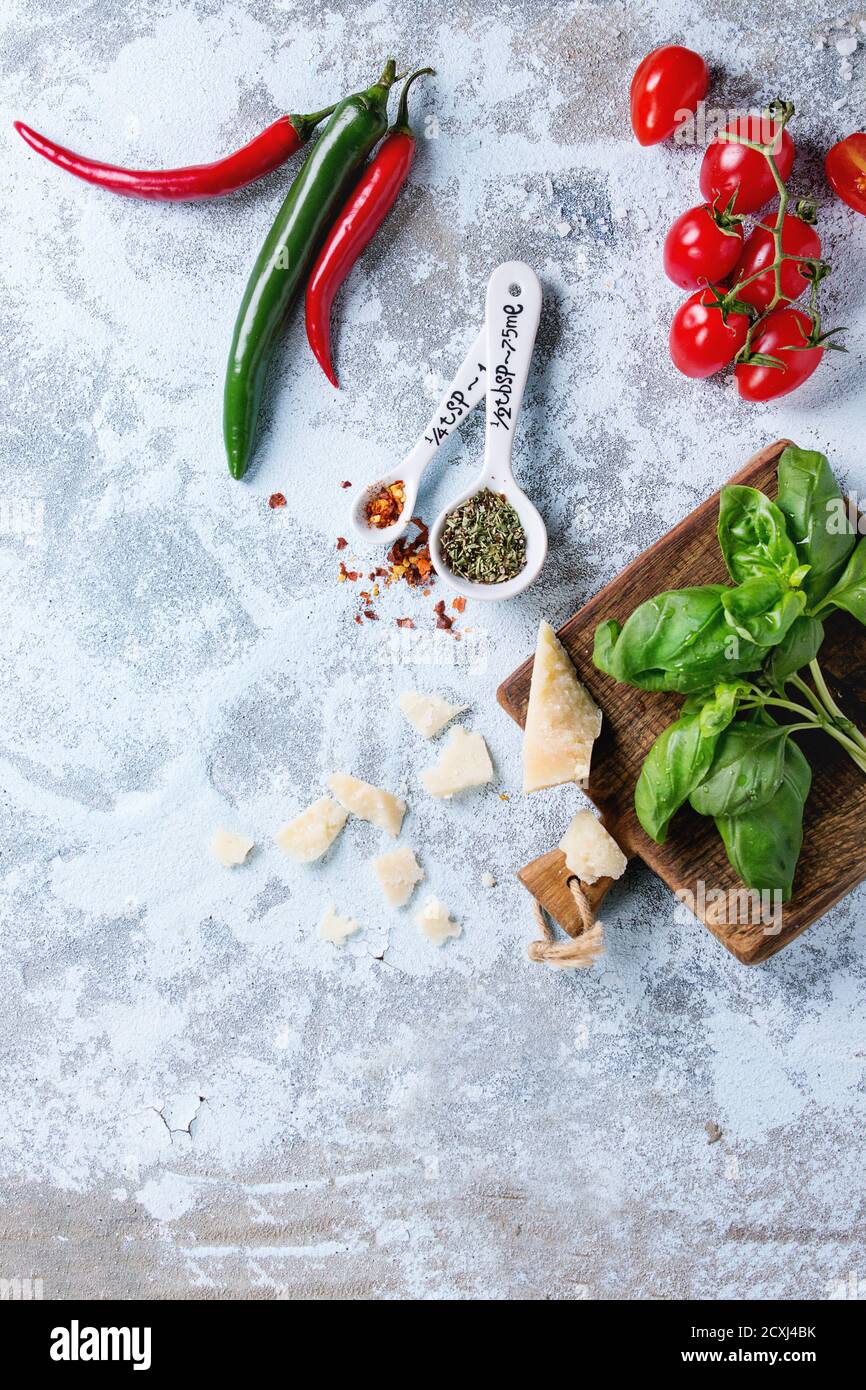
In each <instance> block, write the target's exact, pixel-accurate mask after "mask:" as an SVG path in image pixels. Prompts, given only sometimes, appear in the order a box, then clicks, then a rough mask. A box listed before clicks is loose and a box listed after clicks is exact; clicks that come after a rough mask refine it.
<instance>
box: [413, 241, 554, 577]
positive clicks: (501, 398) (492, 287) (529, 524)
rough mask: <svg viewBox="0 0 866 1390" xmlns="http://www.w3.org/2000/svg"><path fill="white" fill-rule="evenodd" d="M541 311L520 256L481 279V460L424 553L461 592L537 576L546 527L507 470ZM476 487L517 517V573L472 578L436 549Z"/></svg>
mask: <svg viewBox="0 0 866 1390" xmlns="http://www.w3.org/2000/svg"><path fill="white" fill-rule="evenodd" d="M540 317H541V285H540V283H539V280H538V276H537V275H536V274H535V271H534V270H532V269H531V267H530V266H528V265H524V263H523V262H522V261H508V262H506V264H505V265H501V266H498V267H497V269H496V270H494V272H493V274H492V275H491V277H490V280H489V282H488V285H487V311H486V316H485V331H486V334H487V346H486V349H485V358H486V362H487V376H488V381H487V404H486V412H487V429H486V434H485V437H484V465H483V467H482V469H481V475H480V477H479V478H478V479H477V480H476V481H475V483H473V485H472V487H471V488H469V490H468V491H467V492H465V493H464V494H463V496H462V497H458V498H457V499H456V501H454V502H452V503H451V504H450V505H449V506H447V507H445V508H444V510H443V511H441V512H440V513H439V515H438V517H437V518H436V520H435V522H434V523H433V526H432V528H431V530H430V558H431V559H432V561H433V564H434V567H435V569H436V571H437V573H438V574H440V575H441V576H442V578H443V579H444V580H446V582H447V583H448V584H450V585H451V587H452V589H456V590H457V592H458V593H460V594H464V595H465V596H466V597H467V598H476V599H501V598H513V597H514V595H515V594H520V593H522V592H523V590H524V589H528V588H529V585H530V584H532V583H533V581H534V580H536V579H537V578H538V575H539V574H540V572H541V568H542V566H543V564H544V561H545V559H546V557H547V527H546V526H545V524H544V521H543V520H542V517H541V515H540V513H539V512H538V511H537V509H536V508H535V507H534V506H533V505H532V503H531V502H530V500H529V498H528V497H527V496H526V493H525V492H524V491H523V490H522V489H521V488H520V487H519V486H518V484H517V483H516V482H515V479H514V474H513V473H512V471H511V454H512V450H513V449H514V434H515V430H516V429H517V420H518V417H519V415H520V407H521V405H522V403H523V392H524V389H525V387H526V378H527V376H528V375H529V364H530V361H531V360H532V349H533V347H534V345H535V335H536V333H537V332H538V320H539V318H540ZM482 488H489V489H490V491H491V492H499V493H502V494H503V495H504V496H505V497H506V498H507V499H508V501H509V502H510V503H511V505H512V507H513V508H514V510H515V511H516V512H517V515H518V517H519V518H520V524H521V526H522V527H523V532H524V535H525V536H526V562H525V564H524V566H523V569H522V570H521V571H520V573H519V574H517V575H515V577H514V578H513V579H506V580H504V581H503V582H502V583H501V584H477V583H474V582H473V581H471V580H469V579H463V578H461V576H460V575H457V574H455V573H454V571H453V570H451V569H449V567H448V562H447V560H446V559H445V556H444V555H443V554H442V548H441V544H440V542H441V539H442V528H443V526H444V525H445V520H446V518H447V516H448V515H449V513H450V512H453V511H455V510H456V509H457V508H458V507H460V506H462V504H463V503H464V502H468V500H469V498H470V497H474V496H475V494H476V493H477V492H480V491H481V490H482Z"/></svg>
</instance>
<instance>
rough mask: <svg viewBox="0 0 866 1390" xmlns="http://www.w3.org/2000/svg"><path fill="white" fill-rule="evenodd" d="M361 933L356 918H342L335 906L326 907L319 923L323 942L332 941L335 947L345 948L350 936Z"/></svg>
mask: <svg viewBox="0 0 866 1390" xmlns="http://www.w3.org/2000/svg"><path fill="white" fill-rule="evenodd" d="M356 931H360V926H359V924H358V923H357V922H356V921H355V919H354V917H340V916H338V915H337V913H336V912H335V911H334V908H333V906H331V907H326V908H325V911H324V913H323V914H322V920H321V922H320V923H319V936H320V937H321V938H322V940H323V941H332V942H333V943H334V945H335V946H343V945H345V943H346V942H347V941H348V939H349V937H350V936H354V935H355V932H356Z"/></svg>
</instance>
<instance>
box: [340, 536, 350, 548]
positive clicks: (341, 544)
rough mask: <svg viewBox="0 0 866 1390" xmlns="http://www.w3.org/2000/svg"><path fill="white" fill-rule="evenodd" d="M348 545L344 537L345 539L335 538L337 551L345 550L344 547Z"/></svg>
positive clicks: (343, 537)
mask: <svg viewBox="0 0 866 1390" xmlns="http://www.w3.org/2000/svg"><path fill="white" fill-rule="evenodd" d="M348 544H349V542H348V541H347V540H346V537H345V536H338V537H337V549H338V550H345V549H346V546H347V545H348Z"/></svg>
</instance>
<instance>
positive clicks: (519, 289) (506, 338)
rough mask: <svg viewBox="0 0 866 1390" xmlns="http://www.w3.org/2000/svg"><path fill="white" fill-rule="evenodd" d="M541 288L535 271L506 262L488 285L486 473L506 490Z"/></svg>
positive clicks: (497, 487) (491, 484)
mask: <svg viewBox="0 0 866 1390" xmlns="http://www.w3.org/2000/svg"><path fill="white" fill-rule="evenodd" d="M540 317H541V283H540V281H539V279H538V276H537V275H536V273H535V271H534V270H533V269H532V268H531V266H528V265H526V264H525V263H524V262H523V261H506V262H505V264H504V265H500V266H497V268H496V270H494V272H493V274H492V275H491V277H490V279H489V281H488V284H487V313H486V321H485V329H486V333H487V350H486V357H487V429H486V433H485V439H484V474H485V481H486V485H487V486H488V487H491V488H493V489H494V490H495V491H502V490H504V488H505V487H507V484H508V483H509V482H510V481H511V477H512V473H511V453H512V450H513V448H514V434H515V431H516V429H517V420H518V417H519V415H520V407H521V405H522V403H523V392H524V389H525V387H526V378H527V377H528V375H529V364H530V362H531V360H532V349H533V347H534V345H535V335H536V333H537V332H538V320H539V318H540Z"/></svg>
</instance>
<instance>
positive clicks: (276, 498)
mask: <svg viewBox="0 0 866 1390" xmlns="http://www.w3.org/2000/svg"><path fill="white" fill-rule="evenodd" d="M285 505H286V499H285V497H284V496H283V494H282V493H281V492H272V493H271V495H270V497H269V498H268V506H269V507H270V508H271V511H274V510H275V509H276V508H277V507H284V506H285Z"/></svg>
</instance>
